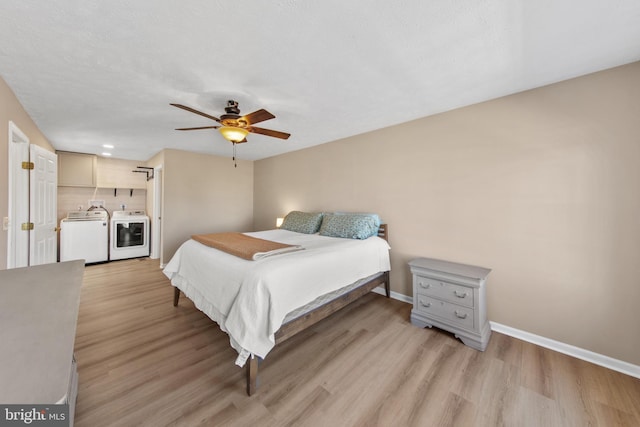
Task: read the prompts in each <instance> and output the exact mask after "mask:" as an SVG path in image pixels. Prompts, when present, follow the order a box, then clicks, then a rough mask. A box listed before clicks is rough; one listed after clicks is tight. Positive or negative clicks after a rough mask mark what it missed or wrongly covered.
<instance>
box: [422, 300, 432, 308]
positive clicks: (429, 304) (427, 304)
mask: <svg viewBox="0 0 640 427" xmlns="http://www.w3.org/2000/svg"><path fill="white" fill-rule="evenodd" d="M420 305H421V306H423V307H426V308H429V307H431V303H430V302H428V303H426V304H425V303H424V302H422V300H420Z"/></svg>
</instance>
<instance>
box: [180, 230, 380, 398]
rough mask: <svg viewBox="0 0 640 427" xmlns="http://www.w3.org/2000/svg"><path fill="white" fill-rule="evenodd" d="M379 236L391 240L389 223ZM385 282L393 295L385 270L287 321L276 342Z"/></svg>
mask: <svg viewBox="0 0 640 427" xmlns="http://www.w3.org/2000/svg"><path fill="white" fill-rule="evenodd" d="M378 237H381V238H383V239H385V240H387V241H389V231H388V227H387V224H381V225H380V229H379V230H378ZM383 283H384V288H385V293H386V295H387V298H390V297H391V286H390V283H389V272H388V271H385V272H383V273H382V274H381V275H379V276H377V277H375V278H373V279H372V280H370V281H368V282H365V283H363V284H362V285H360V286H358V287H357V288H354V289H352V290H351V291H349V292H347V293H346V294H343V295H340V296H339V297H338V298H336V299H334V300H332V301H329V302H327V303H325V304H323V305H321V306H320V307H317V308H315V309H313V310H311V311H309V312H308V313H305V314H303V315H302V316H300V317H298V318H296V319H293V320H291V321H289V322H287V323H284V324H283V325H282V326H281V327H280V329H278V331H277V332H276V334H275V339H276V344H279V343H281V342H282V341H285V340H287V339H289V338H291V337H292V336H294V335H295V334H297V333H298V332H301V331H303V330H305V329H307V328H309V327H310V326H312V325H314V324H316V323H318V322H319V321H321V320H322V319H324V318H326V317H328V316H330V315H331V314H333V313H335V312H336V311H338V310H340V309H341V308H343V307H345V306H347V305H349V304H351V303H352V302H354V301H355V300H357V299H358V298H360V297H362V296H364V295H366V294H367V293H369V292H370V291H372V290H373V289H375V288H377V287H378V286H380V285H382V284H383ZM179 300H180V289H178V288H174V291H173V306H174V307H175V306H177V305H178V301H179ZM258 359H259V358H258V357H254V356H253V355H252V356H250V357H249V358H248V359H247V363H246V370H247V394H248V395H249V396H251V395H252V394H254V393H255V392H256V390H257V389H258V361H259V360H258Z"/></svg>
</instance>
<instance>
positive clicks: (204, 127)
mask: <svg viewBox="0 0 640 427" xmlns="http://www.w3.org/2000/svg"><path fill="white" fill-rule="evenodd" d="M219 127H220V126H200V127H197V128H176V130H198V129H218V128H219Z"/></svg>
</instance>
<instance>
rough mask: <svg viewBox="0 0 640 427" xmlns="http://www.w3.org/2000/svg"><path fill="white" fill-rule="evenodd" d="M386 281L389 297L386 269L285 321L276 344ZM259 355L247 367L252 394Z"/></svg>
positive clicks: (278, 332)
mask: <svg viewBox="0 0 640 427" xmlns="http://www.w3.org/2000/svg"><path fill="white" fill-rule="evenodd" d="M383 283H384V287H385V291H386V294H387V298H390V297H391V286H390V283H389V272H388V271H385V272H384V273H382V274H381V275H380V276H377V277H375V278H373V279H372V280H370V281H368V282H366V283H364V284H363V285H361V286H359V287H357V288H355V289H353V290H351V291H349V292H347V293H346V294H344V295H341V296H339V297H338V298H336V299H334V300H332V301H329V302H328V303H326V304H324V305H321V306H320V307H318V308H315V309H313V310H311V311H310V312H308V313H306V314H304V315H302V316H300V317H298V318H297V319H294V320H292V321H290V322H288V323H285V324H284V325H282V326H281V327H280V329H278V331H277V332H276V334H275V338H276V345H277V344H279V343H281V342H282V341H285V340H287V339H289V338H291V337H292V336H294V335H295V334H297V333H298V332H301V331H303V330H305V329H307V328H309V327H311V326H313V325H314V324H316V323H318V322H319V321H321V320H322V319H324V318H326V317H328V316H330V315H331V314H333V313H335V312H336V311H338V310H340V309H341V308H344V307H346V306H347V305H349V304H351V303H352V302H354V301H355V300H357V299H358V298H360V297H362V296H364V295H366V294H367V293H369V292H370V291H371V290H373V289H375V288H377V287H378V286H380V285H381V284H383ZM258 362H259V358H258V357H253V356H251V357H249V359H247V363H246V367H247V368H246V369H247V394H248V395H249V396H251V395H252V394H253V393H255V391H256V390H257V389H258Z"/></svg>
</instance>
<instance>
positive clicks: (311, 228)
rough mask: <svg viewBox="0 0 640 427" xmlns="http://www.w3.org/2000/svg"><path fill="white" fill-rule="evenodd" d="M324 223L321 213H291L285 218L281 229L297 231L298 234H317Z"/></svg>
mask: <svg viewBox="0 0 640 427" xmlns="http://www.w3.org/2000/svg"><path fill="white" fill-rule="evenodd" d="M320 223H322V213H321V212H314V213H311V212H300V211H291V212H289V213H288V214H287V216H285V217H284V220H283V221H282V225H281V226H280V228H282V229H285V230H289V231H295V232H296V233H305V234H313V233H317V232H318V230H319V229H320Z"/></svg>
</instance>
